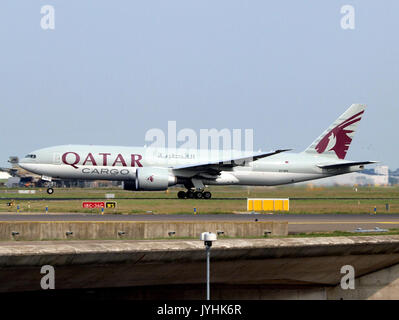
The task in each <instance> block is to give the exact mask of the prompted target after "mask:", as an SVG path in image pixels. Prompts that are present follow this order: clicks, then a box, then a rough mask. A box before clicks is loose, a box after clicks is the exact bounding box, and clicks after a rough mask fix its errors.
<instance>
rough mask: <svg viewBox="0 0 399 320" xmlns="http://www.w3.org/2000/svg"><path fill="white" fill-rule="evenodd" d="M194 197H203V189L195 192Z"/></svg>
mask: <svg viewBox="0 0 399 320" xmlns="http://www.w3.org/2000/svg"><path fill="white" fill-rule="evenodd" d="M194 198H195V199H202V192H201V191H196V192H194Z"/></svg>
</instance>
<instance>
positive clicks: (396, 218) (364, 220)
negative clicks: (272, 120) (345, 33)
mask: <svg viewBox="0 0 399 320" xmlns="http://www.w3.org/2000/svg"><path fill="white" fill-rule="evenodd" d="M256 219H257V220H258V221H288V232H289V233H301V232H323V231H353V232H354V231H355V230H356V229H357V228H362V229H363V230H365V229H366V230H370V229H374V228H376V227H378V228H381V229H393V228H399V214H376V215H371V214H291V215H290V214H198V215H194V214H184V215H183V214H173V215H167V214H137V215H136V214H130V215H121V214H115V215H113V214H104V215H101V214H83V213H48V214H36V213H0V222H1V221H29V222H35V221H116V222H118V221H120V222H123V221H255V220H256Z"/></svg>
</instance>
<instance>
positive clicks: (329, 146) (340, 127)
mask: <svg viewBox="0 0 399 320" xmlns="http://www.w3.org/2000/svg"><path fill="white" fill-rule="evenodd" d="M365 108H366V106H365V105H363V104H352V105H351V106H350V107H349V109H348V110H346V111H345V112H344V113H343V114H342V115H341V116H340V117H339V118H338V119H337V120H335V121H334V122H333V124H332V125H331V126H330V127H329V128H328V129H327V130H326V131H324V132H323V134H322V135H321V136H320V137H318V138H317V139H316V140H315V141H313V143H312V144H311V145H310V146H309V147H308V148H307V149H306V150H305V151H304V152H306V153H313V154H316V155H318V154H320V155H323V156H327V157H332V158H339V159H344V158H345V156H346V152H347V151H348V149H349V145H350V144H351V142H352V139H353V136H354V135H355V131H356V128H357V125H358V123H359V121H360V119H361V118H362V115H363V113H364V110H365Z"/></svg>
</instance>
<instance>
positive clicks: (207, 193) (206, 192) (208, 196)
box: [203, 191, 212, 199]
mask: <svg viewBox="0 0 399 320" xmlns="http://www.w3.org/2000/svg"><path fill="white" fill-rule="evenodd" d="M203 197H204V199H210V198H211V197H212V193H210V192H209V191H205V192H204V193H203Z"/></svg>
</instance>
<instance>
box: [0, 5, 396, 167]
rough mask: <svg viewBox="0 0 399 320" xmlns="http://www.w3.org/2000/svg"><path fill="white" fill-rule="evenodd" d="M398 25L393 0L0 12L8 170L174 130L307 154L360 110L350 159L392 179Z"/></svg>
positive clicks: (3, 151)
mask: <svg viewBox="0 0 399 320" xmlns="http://www.w3.org/2000/svg"><path fill="white" fill-rule="evenodd" d="M45 5H51V6H53V8H54V11H55V15H54V18H55V19H54V21H55V24H54V26H55V28H54V29H47V30H45V29H43V28H42V27H41V20H42V18H43V16H44V14H42V13H41V8H42V7H43V6H45ZM344 5H351V6H352V7H353V8H354V10H355V11H354V17H355V19H354V21H355V25H354V29H343V28H342V26H341V19H342V18H343V17H344V16H345V14H342V13H341V8H342V6H344ZM398 14H399V1H395V0H392V1H366V0H359V1H349V0H348V1H319V0H306V1H298V0H292V1H287V0H285V1H284V0H282V1H264V0H251V1H244V0H218V1H211V0H201V1H199V0H191V1H187V0H148V1H133V0H129V1H121V0H120V1H110V0H109V1H103V0H96V1H77V0H68V1H67V0H45V1H39V0H19V1H12V0H3V1H1V2H0V39H1V45H0V48H1V50H0V61H1V63H0V88H1V89H0V115H1V117H0V120H1V135H0V166H7V165H8V164H7V160H8V157H9V156H14V155H15V156H19V157H21V156H24V155H25V154H27V153H29V152H30V151H32V150H35V149H39V148H42V147H48V146H53V145H60V144H70V143H71V144H101V145H126V146H143V145H144V144H146V142H145V134H146V132H147V131H148V130H150V129H152V128H160V129H163V130H165V131H166V129H167V125H168V120H170V121H176V126H177V130H180V129H183V128H191V129H193V130H195V131H196V132H198V134H199V132H200V129H211V128H216V129H219V130H221V129H223V128H228V129H230V130H233V129H242V130H245V129H253V133H254V148H255V149H262V150H264V151H268V150H271V149H276V148H292V149H294V151H297V152H300V151H302V150H304V149H305V148H306V147H308V146H309V145H310V144H311V142H312V141H313V140H314V139H315V138H317V137H318V136H319V135H320V134H321V133H322V132H323V131H324V130H325V129H326V128H327V127H328V126H329V125H330V124H331V123H332V122H333V121H334V120H335V119H336V118H337V117H338V116H339V115H340V114H341V113H343V112H344V111H345V110H346V109H347V108H348V107H349V106H350V105H351V104H352V103H364V104H367V106H368V108H367V110H366V112H365V115H364V117H363V119H362V121H361V123H360V125H359V127H358V131H357V133H356V136H355V138H354V140H353V142H352V145H351V148H350V149H349V152H348V154H347V159H351V160H378V161H380V162H381V163H382V164H384V165H388V166H390V168H391V169H395V168H397V167H399V157H398V156H399V148H398V144H397V138H398V136H399V134H398V125H399V109H398V107H397V104H398V98H399V81H398V79H399V77H398V76H399V42H398V41H397V32H398V30H399V19H397V17H398Z"/></svg>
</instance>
